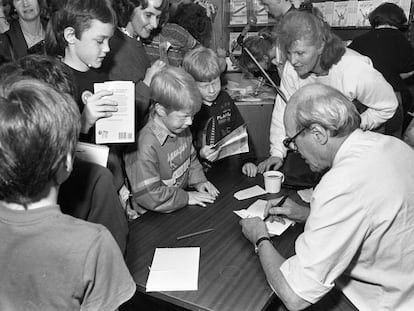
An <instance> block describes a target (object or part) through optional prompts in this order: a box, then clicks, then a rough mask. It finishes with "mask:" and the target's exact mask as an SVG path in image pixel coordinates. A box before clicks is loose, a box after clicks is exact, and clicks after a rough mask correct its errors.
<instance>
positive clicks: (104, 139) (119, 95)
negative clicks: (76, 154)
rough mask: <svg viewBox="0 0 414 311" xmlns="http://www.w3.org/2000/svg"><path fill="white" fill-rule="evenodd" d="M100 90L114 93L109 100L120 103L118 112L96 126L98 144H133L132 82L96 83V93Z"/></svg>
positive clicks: (133, 109)
mask: <svg viewBox="0 0 414 311" xmlns="http://www.w3.org/2000/svg"><path fill="white" fill-rule="evenodd" d="M100 90H110V91H112V92H113V94H112V95H111V96H108V99H110V100H113V101H116V102H117V103H118V106H117V108H118V111H117V112H114V113H113V115H112V116H111V117H109V118H102V119H99V120H98V121H96V124H95V139H96V143H97V144H113V143H132V142H134V141H135V85H134V83H133V82H132V81H109V82H104V83H95V84H94V91H95V93H96V92H98V91H100Z"/></svg>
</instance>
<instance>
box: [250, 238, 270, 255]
mask: <svg viewBox="0 0 414 311" xmlns="http://www.w3.org/2000/svg"><path fill="white" fill-rule="evenodd" d="M263 241H269V242H270V243H272V241H271V240H270V238H269V237H268V236H262V237H261V238H259V239H258V240H257V241H256V243H255V247H254V252H255V253H256V254H257V253H258V252H259V245H260V243H262V242H263Z"/></svg>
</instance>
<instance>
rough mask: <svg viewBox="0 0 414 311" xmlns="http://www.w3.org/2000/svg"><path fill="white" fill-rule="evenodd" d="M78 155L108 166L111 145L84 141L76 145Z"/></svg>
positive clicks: (88, 160) (80, 157)
mask: <svg viewBox="0 0 414 311" xmlns="http://www.w3.org/2000/svg"><path fill="white" fill-rule="evenodd" d="M75 155H76V157H77V158H79V159H82V160H84V161H87V162H92V163H96V164H99V165H102V166H104V167H106V165H107V163H108V155H109V147H108V146H101V145H95V144H89V143H84V142H78V143H77V145H76V153H75Z"/></svg>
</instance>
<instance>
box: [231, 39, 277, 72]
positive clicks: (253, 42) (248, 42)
mask: <svg viewBox="0 0 414 311" xmlns="http://www.w3.org/2000/svg"><path fill="white" fill-rule="evenodd" d="M274 44H275V42H274V40H273V38H272V36H271V34H269V33H266V32H264V33H262V34H260V35H258V36H252V37H247V38H246V39H244V41H243V46H244V47H245V48H247V49H248V50H249V51H250V53H252V55H253V56H254V58H256V60H257V61H258V62H261V61H263V60H264V59H265V57H266V56H268V53H269V51H270V50H271V49H272V48H273V45H274ZM238 65H239V66H240V67H241V68H242V69H244V70H246V71H247V72H252V73H254V72H257V71H259V68H258V67H257V65H256V63H255V62H254V61H253V60H252V59H251V58H250V56H249V55H248V54H247V53H246V52H245V51H244V50H242V53H241V55H240V57H239V61H238Z"/></svg>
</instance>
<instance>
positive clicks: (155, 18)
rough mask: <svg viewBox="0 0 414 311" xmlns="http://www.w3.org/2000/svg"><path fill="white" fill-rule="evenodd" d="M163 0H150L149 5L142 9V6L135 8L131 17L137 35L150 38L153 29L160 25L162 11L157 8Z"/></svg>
mask: <svg viewBox="0 0 414 311" xmlns="http://www.w3.org/2000/svg"><path fill="white" fill-rule="evenodd" d="M161 4H162V0H148V6H147V7H146V8H145V9H142V7H141V6H139V7H137V8H135V9H134V12H133V13H132V17H131V26H132V29H133V33H134V35H135V36H139V37H140V38H144V39H145V38H148V37H149V36H150V35H151V32H152V30H153V29H155V28H157V27H158V23H159V21H160V17H161V13H162V12H161V11H160V10H157V9H156V8H159V7H160V6H161Z"/></svg>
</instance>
